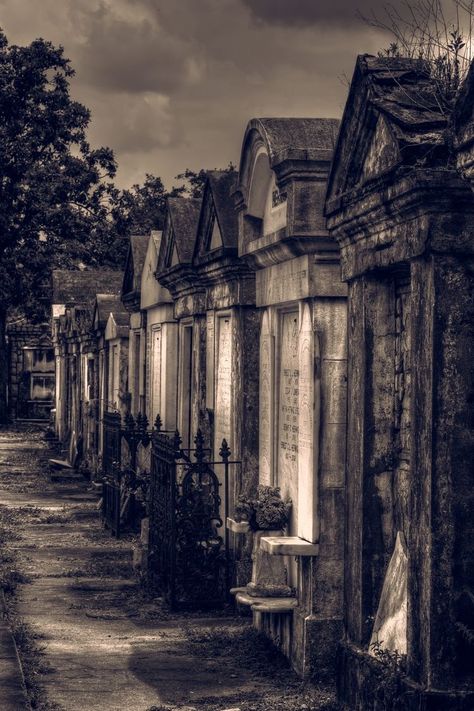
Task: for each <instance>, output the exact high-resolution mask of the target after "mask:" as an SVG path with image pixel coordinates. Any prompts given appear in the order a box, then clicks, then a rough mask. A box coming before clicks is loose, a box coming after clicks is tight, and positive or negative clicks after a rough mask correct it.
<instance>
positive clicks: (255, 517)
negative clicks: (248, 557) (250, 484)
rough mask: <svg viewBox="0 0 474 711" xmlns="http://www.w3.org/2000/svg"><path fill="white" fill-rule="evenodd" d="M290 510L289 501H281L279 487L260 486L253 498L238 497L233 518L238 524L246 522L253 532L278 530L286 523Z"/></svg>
mask: <svg viewBox="0 0 474 711" xmlns="http://www.w3.org/2000/svg"><path fill="white" fill-rule="evenodd" d="M290 509H291V501H287V502H285V501H283V500H282V498H281V493H280V487H278V486H263V485H260V486H258V488H257V495H256V497H255V498H253V497H248V496H244V495H243V494H241V495H240V496H239V497H238V499H237V504H236V506H235V517H236V520H237V521H239V522H240V521H248V523H249V525H250V528H251V529H252V530H253V531H270V530H280V529H282V528H284V527H285V526H286V524H287V523H288V519H289V516H290Z"/></svg>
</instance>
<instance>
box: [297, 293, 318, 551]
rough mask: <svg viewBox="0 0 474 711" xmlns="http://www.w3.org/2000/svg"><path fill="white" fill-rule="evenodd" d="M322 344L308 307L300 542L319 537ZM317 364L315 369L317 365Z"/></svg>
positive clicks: (302, 339) (303, 346)
mask: <svg viewBox="0 0 474 711" xmlns="http://www.w3.org/2000/svg"><path fill="white" fill-rule="evenodd" d="M318 363H319V341H318V339H317V338H316V337H315V334H314V333H313V324H312V314H311V309H310V307H309V306H308V304H305V305H304V307H303V309H302V313H301V327H300V332H299V369H300V376H299V432H298V495H299V501H298V528H297V533H298V536H299V537H300V538H304V539H305V540H306V541H310V542H311V543H315V542H316V541H317V540H318V536H319V520H318V513H317V512H318V459H319V456H318V452H319V442H318V434H319V416H320V379H319V370H320V368H318V367H317V364H318ZM315 364H316V365H315Z"/></svg>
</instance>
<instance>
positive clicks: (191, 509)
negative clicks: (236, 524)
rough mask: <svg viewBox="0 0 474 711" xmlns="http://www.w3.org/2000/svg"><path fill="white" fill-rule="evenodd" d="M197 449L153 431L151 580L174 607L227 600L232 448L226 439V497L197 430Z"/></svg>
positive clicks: (210, 604) (223, 453) (211, 604)
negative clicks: (187, 447)
mask: <svg viewBox="0 0 474 711" xmlns="http://www.w3.org/2000/svg"><path fill="white" fill-rule="evenodd" d="M194 441H195V445H196V447H195V449H194V450H189V451H186V450H183V449H181V439H180V436H179V433H178V432H175V433H174V434H173V433H169V432H163V431H160V430H157V431H155V432H154V433H153V439H152V452H151V480H150V538H149V544H150V552H149V580H150V583H151V585H152V586H153V587H156V588H158V589H160V591H161V593H162V595H163V597H164V599H165V600H166V602H167V603H168V604H169V605H170V607H171V608H172V609H173V608H175V609H176V608H183V607H185V608H200V607H214V606H218V605H221V604H222V603H224V602H225V601H226V600H227V597H228V594H229V588H230V581H229V546H228V537H227V536H226V535H225V529H224V526H223V524H224V521H225V520H226V516H227V513H228V479H229V463H230V462H229V456H230V450H229V448H228V446H227V442H226V441H225V440H223V442H222V448H221V451H220V452H219V454H220V456H221V459H222V461H221V462H219V464H222V465H223V477H222V478H223V483H224V492H223V493H224V495H223V500H221V493H220V488H221V483H220V481H219V478H218V476H217V475H216V473H215V471H214V469H213V467H214V466H215V465H216V464H217V462H209V461H207V455H208V452H209V450H206V449H205V448H204V446H203V436H202V434H201V432H200V431H198V433H197V435H196V438H195V440H194Z"/></svg>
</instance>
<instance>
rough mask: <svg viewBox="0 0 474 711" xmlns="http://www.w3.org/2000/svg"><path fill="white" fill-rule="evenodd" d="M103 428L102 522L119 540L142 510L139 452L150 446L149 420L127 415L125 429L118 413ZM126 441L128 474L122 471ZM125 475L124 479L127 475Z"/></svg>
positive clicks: (107, 415)
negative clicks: (123, 445)
mask: <svg viewBox="0 0 474 711" xmlns="http://www.w3.org/2000/svg"><path fill="white" fill-rule="evenodd" d="M103 425H104V455H103V474H104V477H103V483H102V519H103V522H104V525H105V526H106V527H107V528H109V529H110V531H111V533H112V534H113V535H114V536H116V537H117V538H119V537H120V532H121V529H122V528H123V526H124V525H127V524H128V525H131V526H132V527H133V525H134V524H136V523H137V521H136V518H137V511H139V510H140V506H139V505H138V504H137V501H136V495H135V494H136V491H137V489H139V488H140V487H143V486H144V482H143V481H142V480H141V479H140V477H137V473H136V469H137V450H138V445H139V444H140V443H142V444H143V445H144V446H148V445H149V443H150V439H151V433H150V432H149V430H148V420H147V418H146V416H145V415H137V419H136V420H135V419H134V418H133V416H132V415H130V414H129V415H126V417H125V419H124V426H123V427H122V420H121V417H120V415H119V414H118V413H115V412H106V413H104V418H103ZM122 439H124V440H125V441H126V442H127V444H128V447H129V451H130V465H129V467H128V469H127V471H126V473H124V472H122V468H121V448H122ZM124 474H125V475H124Z"/></svg>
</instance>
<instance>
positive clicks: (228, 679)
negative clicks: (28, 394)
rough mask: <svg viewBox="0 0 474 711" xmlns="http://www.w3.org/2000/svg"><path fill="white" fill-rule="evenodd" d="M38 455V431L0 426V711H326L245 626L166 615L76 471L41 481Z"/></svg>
mask: <svg viewBox="0 0 474 711" xmlns="http://www.w3.org/2000/svg"><path fill="white" fill-rule="evenodd" d="M49 456H51V452H50V451H49V450H48V446H47V444H46V443H45V441H44V437H43V434H42V432H40V431H29V432H28V431H19V430H9V431H5V430H4V431H0V538H1V541H2V546H1V550H0V583H1V585H2V588H3V590H4V593H5V601H6V602H5V605H6V609H5V610H4V623H3V627H0V682H3V683H1V686H0V708H1V709H2V711H13V709H15V711H16V710H17V709H23V708H26V709H28V708H35V709H39V710H40V711H41V710H43V711H54V710H57V711H60V710H65V711H85V710H86V709H87V710H88V711H94V710H96V709H97V710H99V709H100V710H101V711H120V710H121V709H126V710H127V711H162V710H163V711H164V710H165V709H178V708H180V709H183V710H184V709H196V711H200V710H202V709H206V710H209V711H218V710H220V711H223V710H224V709H233V710H234V709H240V711H270V709H272V710H275V711H280V710H281V711H287V710H290V711H293V710H295V711H296V709H322V710H325V711H332V710H333V709H335V708H337V707H336V706H335V705H334V696H333V692H332V689H327V688H315V687H309V686H307V685H306V686H305V685H303V684H302V683H301V682H300V681H299V680H298V679H297V678H296V677H295V676H294V675H293V673H292V672H291V671H290V670H289V669H288V668H287V667H286V663H285V662H284V660H283V659H282V658H280V657H279V656H278V655H276V654H275V653H274V652H272V650H271V649H269V648H268V646H267V645H266V643H265V642H264V641H263V640H262V639H261V638H260V637H259V636H258V635H257V634H256V633H255V632H254V631H253V630H252V628H251V627H250V625H249V621H248V620H247V619H244V618H239V617H236V616H235V615H232V614H231V613H228V614H223V613H220V614H217V613H216V614H215V615H214V616H211V617H210V616H207V617H203V616H202V615H198V614H197V613H194V614H188V615H172V614H169V613H168V612H167V611H166V610H165V609H164V608H163V606H162V605H161V601H160V600H159V599H157V598H154V599H153V598H150V597H149V596H147V595H146V594H145V593H144V592H143V590H142V589H141V588H140V585H139V583H138V582H137V579H136V577H135V576H134V574H133V569H132V544H133V541H132V539H131V538H124V539H122V540H120V541H116V540H115V539H113V538H111V537H110V535H109V534H108V533H107V532H106V531H104V530H103V528H102V525H101V521H100V517H99V514H98V509H97V504H98V497H97V494H96V493H95V492H94V491H92V490H91V489H90V488H88V486H87V483H86V482H85V481H84V480H83V479H82V478H81V477H80V476H79V475H78V474H72V475H63V476H53V477H52V476H51V474H50V472H49V468H48V465H47V460H48V457H49ZM52 479H55V480H54V481H53V480H52ZM9 630H12V631H13V639H14V640H15V643H13V640H12V637H11V634H10V632H9ZM15 648H17V649H18V652H19V657H20V659H21V667H22V669H23V673H24V685H23V684H22V679H21V673H20V670H21V667H20V665H19V664H18V662H17V657H16V649H15ZM22 686H26V690H27V697H28V698H26V697H25V695H24V691H23V689H22Z"/></svg>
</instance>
